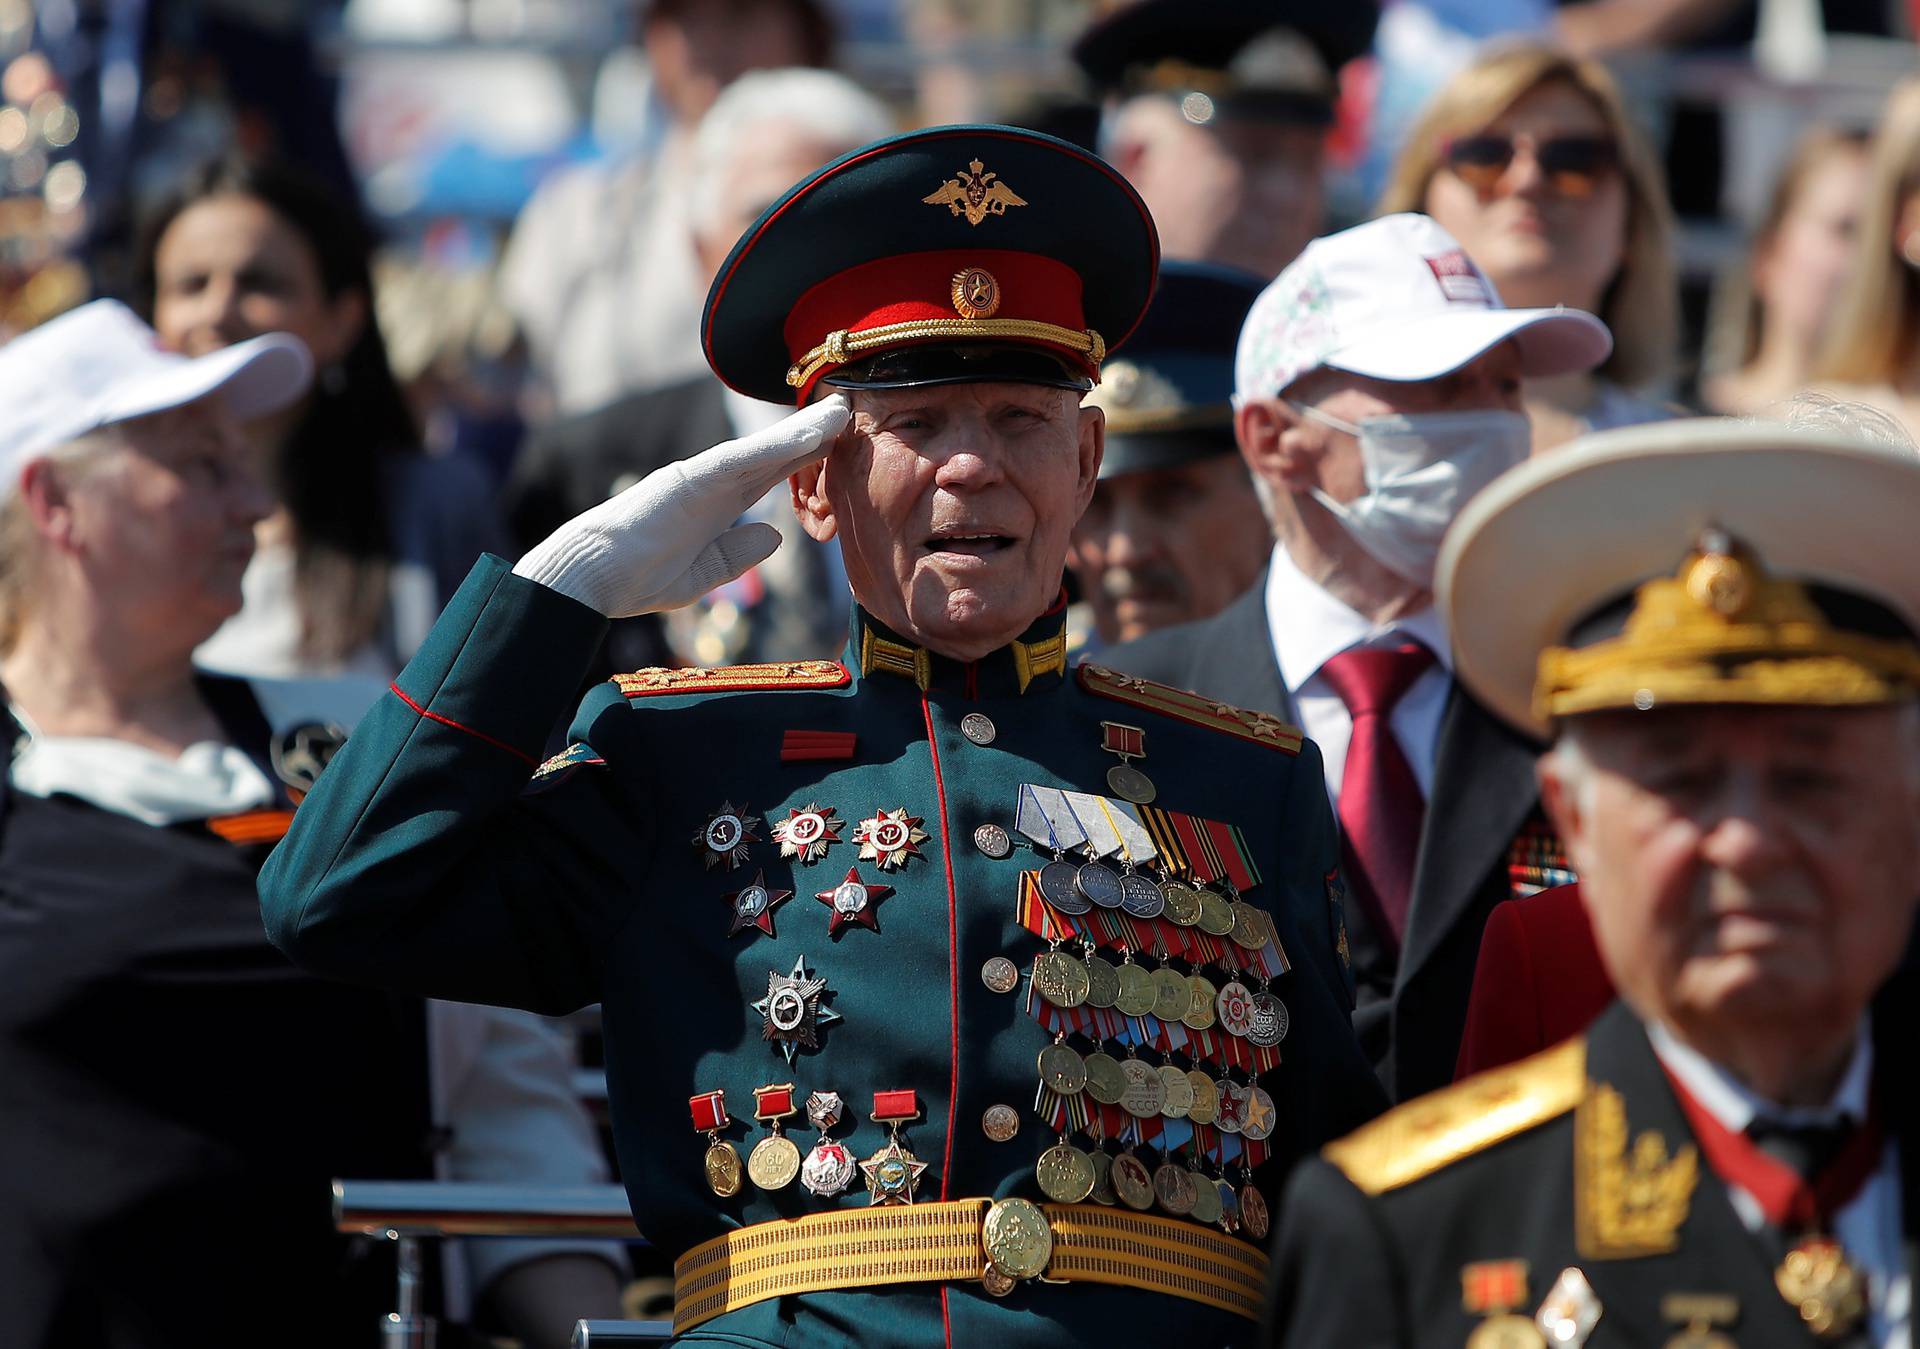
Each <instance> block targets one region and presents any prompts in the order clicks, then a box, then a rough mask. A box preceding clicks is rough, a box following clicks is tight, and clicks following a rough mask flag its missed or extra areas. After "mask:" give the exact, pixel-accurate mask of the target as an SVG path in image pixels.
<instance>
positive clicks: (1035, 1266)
mask: <svg viewBox="0 0 1920 1349" xmlns="http://www.w3.org/2000/svg"><path fill="white" fill-rule="evenodd" d="M980 1246H981V1249H982V1250H983V1251H985V1252H986V1256H987V1264H986V1268H985V1269H984V1270H982V1271H981V1274H980V1282H981V1283H982V1284H983V1285H984V1286H985V1287H986V1290H987V1291H988V1292H989V1293H991V1294H993V1296H995V1297H1005V1296H1006V1295H1007V1294H1008V1293H1011V1292H1012V1291H1013V1290H1014V1288H1015V1287H1016V1286H1018V1285H1019V1284H1020V1283H1021V1282H1022V1281H1023V1280H1026V1279H1036V1278H1039V1277H1040V1276H1041V1275H1042V1274H1044V1273H1045V1272H1046V1268H1047V1264H1048V1262H1050V1261H1051V1260H1052V1259H1053V1228H1052V1227H1051V1226H1050V1225H1049V1224H1048V1223H1047V1215H1046V1213H1045V1212H1043V1211H1042V1210H1041V1208H1040V1206H1039V1205H1038V1204H1036V1203H1034V1202H1033V1201H1032V1200H1031V1199H996V1200H994V1201H993V1204H992V1206H991V1207H989V1208H988V1209H987V1216H986V1218H985V1220H984V1221H982V1223H981V1224H980ZM1049 1282H1051V1281H1049Z"/></svg>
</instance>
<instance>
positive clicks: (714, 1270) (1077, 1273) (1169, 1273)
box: [673, 1199, 1267, 1335]
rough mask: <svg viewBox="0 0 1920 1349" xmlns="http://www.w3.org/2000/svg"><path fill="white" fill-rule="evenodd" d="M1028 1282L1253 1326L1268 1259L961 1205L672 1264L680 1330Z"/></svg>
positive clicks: (1142, 1221) (1207, 1236) (1187, 1226)
mask: <svg viewBox="0 0 1920 1349" xmlns="http://www.w3.org/2000/svg"><path fill="white" fill-rule="evenodd" d="M1030 1278H1038V1279H1041V1280H1042V1281H1044V1282H1050V1283H1108V1284H1117V1285H1119V1286H1120V1287H1123V1288H1144V1289H1146V1290H1147V1291H1149V1292H1154V1293H1167V1294H1170V1295H1172V1296H1174V1297H1181V1298H1187V1299H1189V1300H1191V1301H1194V1302H1203V1303H1205V1304H1206V1305H1207V1306H1209V1307H1218V1308H1219V1309H1221V1310H1222V1311H1229V1312H1234V1313H1237V1314H1238V1315H1241V1316H1244V1317H1247V1318H1248V1319H1249V1320H1258V1319H1259V1317H1260V1309H1261V1304H1262V1302H1263V1300H1264V1298H1265V1296H1266V1283H1267V1257H1266V1253H1265V1252H1264V1251H1261V1250H1260V1249H1259V1248H1257V1247H1255V1246H1250V1245H1248V1244H1247V1243H1246V1242H1244V1241H1240V1240H1237V1239H1236V1238H1233V1237H1230V1236H1227V1235H1226V1234H1224V1233H1222V1232H1218V1231H1214V1230H1213V1229H1211V1228H1206V1227H1200V1226H1197V1225H1196V1224H1194V1223H1191V1222H1182V1221H1179V1220H1177V1219H1173V1218H1162V1217H1160V1216H1158V1215H1156V1214H1149V1213H1135V1212H1132V1211H1130V1210H1123V1209H1110V1208H1104V1207H1102V1206H1101V1205H1098V1204H1035V1203H1032V1202H1031V1201H1029V1200H1025V1199H997V1200H996V1199H954V1200H948V1201H946V1202H943V1203H932V1204H910V1205H901V1206H898V1207H887V1208H869V1209H849V1210H846V1211H845V1212H835V1213H815V1214H809V1215H808V1216H807V1217H804V1218H797V1219H794V1220H793V1221H791V1222H784V1221H782V1222H770V1223H757V1224H755V1225H754V1226H752V1227H742V1228H738V1229H736V1230H735V1231H732V1232H727V1233H724V1234H722V1235H720V1236H718V1237H715V1238H714V1239H713V1240H712V1241H707V1242H702V1243H701V1244H700V1245H698V1246H695V1247H694V1248H693V1249H692V1250H690V1251H688V1252H687V1253H686V1254H685V1255H683V1256H681V1257H680V1258H679V1259H678V1260H676V1261H674V1265H673V1333H674V1334H676V1335H678V1334H681V1333H683V1332H685V1331H688V1330H691V1329H693V1328H694V1327H695V1326H697V1325H700V1324H701V1323H703V1322H706V1321H710V1320H712V1319H713V1318H714V1317H716V1316H719V1315H721V1314H722V1313H724V1312H730V1311H737V1310H739V1309H740V1308H741V1307H748V1306H752V1305H753V1304H754V1303H756V1302H761V1301H764V1300H766V1299H767V1298H771V1297H782V1296H785V1295H787V1294H790V1293H821V1292H829V1291H831V1290H833V1289H837V1288H867V1287H873V1286H877V1285H880V1284H890V1283H923V1282H930V1281H934V1280H946V1279H954V1280H979V1281H981V1282H982V1283H984V1284H985V1285H986V1287H987V1290H988V1291H989V1292H993V1293H1005V1292H1007V1291H1009V1290H1010V1289H1012V1288H1013V1287H1014V1285H1015V1284H1016V1283H1017V1282H1018V1281H1019V1280H1021V1279H1030Z"/></svg>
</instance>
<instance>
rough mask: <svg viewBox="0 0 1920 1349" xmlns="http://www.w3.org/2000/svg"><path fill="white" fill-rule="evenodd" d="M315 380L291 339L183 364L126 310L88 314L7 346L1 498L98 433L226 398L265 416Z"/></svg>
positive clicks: (75, 313)
mask: <svg viewBox="0 0 1920 1349" xmlns="http://www.w3.org/2000/svg"><path fill="white" fill-rule="evenodd" d="M312 378H313V358H312V357H311V356H310V355H308V354H307V348H306V344H305V343H303V342H301V341H300V339H299V338H297V337H294V336H292V335H291V334H288V333H268V334H267V335H266V336H264V337H256V338H252V339H251V340H249V341H246V342H238V343H235V344H234V345H233V346H230V347H222V348H221V349H220V350H219V351H214V352H209V353H208V354H206V355H205V356H179V355H175V354H174V353H173V352H170V351H162V350H161V349H160V343H159V339H158V338H157V337H155V335H154V332H153V329H151V328H149V327H148V326H147V325H146V324H144V323H142V322H141V321H140V320H139V318H137V317H136V316H135V315H134V312H133V311H132V310H131V309H128V308H127V307H126V306H125V305H123V304H121V303H120V302H119V301H117V300H95V301H94V302H93V303H92V304H85V305H81V306H80V307H79V308H78V309H75V310H72V311H71V312H69V313H65V314H62V315H61V316H60V317H59V318H56V319H51V320H49V321H48V322H46V323H43V324H41V325H40V326H39V327H38V328H34V329H32V330H31V331H29V332H26V333H23V334H21V335H20V336H19V337H17V338H15V339H14V340H13V341H11V342H9V343H7V344H6V345H5V346H3V347H0V408H4V409H5V410H6V411H5V413H4V415H0V499H4V498H5V497H6V496H7V495H9V494H10V493H11V492H12V491H13V488H14V486H15V484H16V483H17V482H18V480H19V477H20V470H21V468H23V467H24V466H25V465H26V464H27V463H28V462H29V461H31V460H33V459H36V458H38V457H39V456H41V455H43V454H46V453H47V452H48V451H49V450H53V449H56V448H58V447H59V446H61V445H64V444H66V443H67V442H68V441H70V440H77V439H79V438H80V437H81V436H84V435H86V434H87V433H88V432H90V431H98V430H99V429H100V428H101V427H104V426H112V425H114V424H115V423H117V422H125V421H131V420H133V419H134V418H135V417H144V416H147V415H148V414H149V413H154V412H165V411H167V410H168V409H169V408H177V407H184V406H186V405H187V404H188V403H192V402H197V401H198V400H200V399H202V398H205V397H207V396H208V395H209V394H216V393H217V394H220V395H221V396H222V397H223V398H224V399H225V401H226V405H227V409H228V410H229V411H230V412H232V413H233V415H234V416H236V417H239V418H241V419H242V420H245V419H246V418H249V417H259V416H263V415H264V414H266V413H269V412H277V411H279V410H280V409H281V408H283V407H285V406H286V405H287V404H289V403H291V402H292V401H293V400H294V399H296V398H298V397H299V396H300V395H301V394H303V393H305V392H306V390H307V385H308V384H309V383H310V382H311V380H312Z"/></svg>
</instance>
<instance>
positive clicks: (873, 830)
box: [693, 801, 929, 941]
mask: <svg viewBox="0 0 1920 1349" xmlns="http://www.w3.org/2000/svg"><path fill="white" fill-rule="evenodd" d="M767 819H768V823H769V824H770V826H771V828H772V833H773V841H774V842H776V843H778V844H779V845H780V856H781V857H782V858H784V859H787V860H789V861H791V862H792V863H793V864H794V865H795V866H810V865H812V864H813V863H815V862H818V861H820V860H821V859H822V858H824V857H825V856H826V855H827V850H828V848H830V847H831V846H832V845H833V844H836V843H839V842H840V841H841V839H840V831H841V830H842V829H843V828H845V825H846V822H845V821H844V820H842V819H841V818H840V813H839V811H837V810H835V809H834V808H833V807H832V806H822V805H819V804H818V803H816V802H811V801H810V802H808V803H807V804H806V805H804V806H801V807H798V808H795V809H790V810H789V811H788V812H787V817H786V818H785V819H775V818H774V817H772V816H768V817H767ZM924 823H925V820H924V819H923V818H922V817H920V816H918V815H909V814H907V812H906V809H905V807H902V808H900V809H898V810H879V811H875V812H874V813H873V814H872V815H871V816H869V817H868V818H866V819H864V820H861V821H860V822H859V823H858V824H857V825H855V826H854V831H853V842H855V843H857V844H859V846H860V854H859V858H858V860H857V861H856V862H855V863H854V864H853V865H852V866H849V867H848V868H847V874H846V876H845V877H844V878H843V879H841V880H839V881H837V882H835V883H833V884H832V885H829V886H828V887H827V888H826V889H824V890H819V891H816V892H815V893H814V896H813V897H814V898H815V899H816V900H818V901H819V902H820V903H822V904H824V905H826V906H827V910H828V913H829V915H830V916H829V918H828V921H827V935H828V936H829V937H831V938H833V939H834V940H835V941H838V940H839V938H840V934H841V933H842V932H843V931H845V930H847V929H848V928H850V927H864V928H866V929H867V930H868V931H870V932H878V931H879V930H880V923H879V916H878V910H879V905H880V901H881V900H883V899H885V898H886V897H887V896H889V895H891V894H892V893H893V887H892V886H890V885H881V884H879V883H877V882H874V881H869V880H865V879H863V878H862V877H861V875H860V865H859V864H860V862H870V863H872V864H873V865H874V866H876V867H878V868H879V869H880V870H881V871H897V870H899V869H900V868H901V867H904V866H906V864H907V862H908V861H909V860H910V859H912V858H915V857H919V856H921V852H920V845H921V844H922V843H925V842H926V841H927V839H928V837H929V835H928V834H927V831H926V830H924V829H922V828H921V827H920V826H921V825H922V824H924ZM758 826H759V821H758V819H757V818H756V817H754V816H753V815H751V814H749V813H748V812H747V810H746V809H745V808H744V807H738V806H735V805H734V804H733V803H732V802H731V801H725V802H722V803H721V805H720V808H719V809H718V810H716V811H714V812H713V813H712V814H711V815H709V816H708V817H707V822H706V823H705V824H704V825H702V826H701V828H700V829H699V831H698V832H697V833H695V834H694V836H693V846H694V848H695V849H696V850H698V851H699V852H701V853H702V854H703V857H704V860H705V862H706V865H707V868H708V869H709V870H711V869H713V868H714V867H721V868H723V869H724V870H727V871H732V870H733V869H734V868H735V867H738V866H743V865H744V864H745V863H746V861H747V857H748V855H749V853H750V852H751V851H752V845H753V844H755V843H758V842H759V841H760V837H759V835H758V834H757V833H756V832H755V830H756V829H757V828H758ZM792 898H793V891H791V890H780V889H776V888H774V887H772V886H770V885H768V884H767V873H766V871H765V869H764V868H762V869H760V870H757V871H755V873H754V876H753V879H752V880H751V881H749V882H747V883H746V884H745V885H742V886H741V887H740V888H739V889H737V890H734V891H731V892H730V893H728V894H726V895H723V896H722V899H723V901H724V902H725V904H726V906H727V911H728V913H729V914H730V915H731V925H730V926H729V927H728V928H727V935H728V936H729V937H737V936H739V935H740V934H741V933H742V932H764V933H765V934H766V935H767V936H769V937H772V936H776V935H778V934H776V933H775V932H774V927H773V924H774V917H773V915H774V910H775V909H777V908H779V907H780V905H781V904H783V903H785V902H786V901H787V900H789V899H792Z"/></svg>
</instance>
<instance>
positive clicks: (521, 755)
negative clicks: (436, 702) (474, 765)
mask: <svg viewBox="0 0 1920 1349" xmlns="http://www.w3.org/2000/svg"><path fill="white" fill-rule="evenodd" d="M387 687H388V688H390V689H392V690H393V691H394V693H395V694H397V695H399V698H400V701H401V702H403V703H405V704H406V705H407V706H408V707H411V708H412V709H413V710H414V711H416V712H418V713H419V714H420V715H421V716H423V717H425V718H426V719H427V720H428V721H437V722H439V723H440V724H441V725H442V726H451V727H453V729H454V730H456V731H465V732H466V733H467V734H468V735H470V736H472V737H473V738H474V739H475V740H479V741H482V742H484V743H486V744H489V745H492V746H493V747H494V748H495V749H503V750H505V751H506V752H507V753H509V754H511V755H512V756H513V757H514V758H516V759H525V760H526V761H527V762H528V763H529V764H530V765H532V766H533V767H535V768H538V767H539V766H540V761H539V760H538V759H536V758H534V757H533V756H532V755H531V754H528V753H526V752H525V751H524V750H518V749H515V748H514V747H513V746H512V745H509V744H508V743H507V742H506V741H504V740H495V739H494V738H493V737H492V736H490V735H488V734H487V733H486V732H485V731H476V730H474V729H473V727H471V726H462V725H461V724H460V723H459V722H457V721H455V720H454V719H453V718H452V717H443V716H441V715H440V714H439V713H438V712H429V711H427V709H426V708H424V707H422V706H420V704H419V703H416V702H415V701H414V700H413V699H411V698H409V697H407V695H406V693H405V692H404V691H403V690H402V689H401V687H400V686H399V685H398V684H389V685H387Z"/></svg>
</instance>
